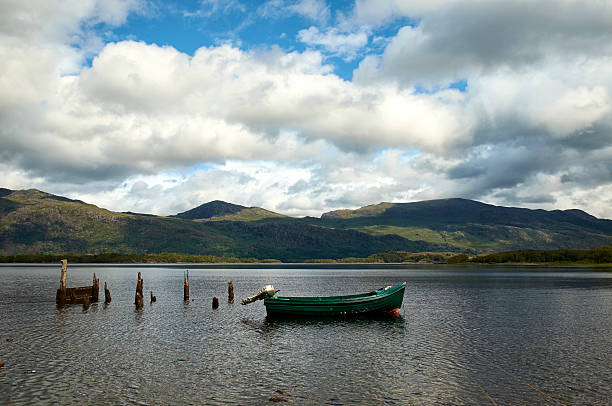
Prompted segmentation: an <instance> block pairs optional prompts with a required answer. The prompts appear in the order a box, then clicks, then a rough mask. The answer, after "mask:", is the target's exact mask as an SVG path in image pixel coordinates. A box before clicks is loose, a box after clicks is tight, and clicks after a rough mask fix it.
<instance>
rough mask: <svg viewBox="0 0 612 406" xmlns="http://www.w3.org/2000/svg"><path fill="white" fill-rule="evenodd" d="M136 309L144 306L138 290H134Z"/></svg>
mask: <svg viewBox="0 0 612 406" xmlns="http://www.w3.org/2000/svg"><path fill="white" fill-rule="evenodd" d="M135 302H136V309H142V307H143V306H144V299H143V298H142V295H141V294H140V292H136V300H135Z"/></svg>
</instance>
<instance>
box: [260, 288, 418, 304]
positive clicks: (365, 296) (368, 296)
mask: <svg viewBox="0 0 612 406" xmlns="http://www.w3.org/2000/svg"><path fill="white" fill-rule="evenodd" d="M405 288H406V282H404V283H402V284H401V285H395V286H391V287H390V288H387V289H385V288H381V289H378V290H375V291H371V292H368V293H360V294H356V295H346V296H273V297H269V298H266V299H265V300H264V304H265V303H271V304H284V303H287V304H288V303H291V304H292V305H293V304H294V305H317V304H320V305H329V304H346V305H354V304H359V303H367V302H371V301H377V300H381V299H383V298H385V297H387V296H391V295H393V294H396V293H397V292H398V291H400V290H403V289H405Z"/></svg>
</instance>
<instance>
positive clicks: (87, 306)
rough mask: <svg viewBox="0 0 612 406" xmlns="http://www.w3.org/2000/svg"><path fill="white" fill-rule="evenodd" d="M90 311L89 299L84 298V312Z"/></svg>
mask: <svg viewBox="0 0 612 406" xmlns="http://www.w3.org/2000/svg"><path fill="white" fill-rule="evenodd" d="M88 309H89V297H88V296H85V297H84V298H83V310H88Z"/></svg>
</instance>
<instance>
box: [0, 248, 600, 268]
mask: <svg viewBox="0 0 612 406" xmlns="http://www.w3.org/2000/svg"><path fill="white" fill-rule="evenodd" d="M62 259H67V260H68V261H69V262H70V263H78V264H126V265H130V264H134V265H145V264H151V265H154V264H202V265H231V264H243V265H244V264H251V265H262V264H285V265H289V264H312V265H325V264H329V265H334V264H337V265H341V264H345V265H359V264H370V265H375V264H389V265H392V264H394V265H428V264H435V265H442V264H450V265H509V266H518V265H520V266H560V267H562V266H570V267H576V266H589V267H592V266H595V267H602V268H603V267H611V266H612V246H606V247H598V248H593V249H588V250H517V251H505V252H498V253H490V254H481V255H472V256H469V255H467V254H462V253H459V254H458V253H453V252H418V253H414V252H401V251H393V252H385V253H377V254H372V255H370V256H368V257H366V258H356V257H349V258H340V259H297V260H295V261H284V262H283V261H280V260H277V259H258V258H237V257H232V256H227V257H218V256H213V255H195V254H181V253H156V254H122V253H102V254H71V253H67V254H23V255H5V256H0V264H1V263H4V264H26V263H39V264H55V263H58V262H59V261H60V260H62Z"/></svg>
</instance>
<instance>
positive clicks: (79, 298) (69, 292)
mask: <svg viewBox="0 0 612 406" xmlns="http://www.w3.org/2000/svg"><path fill="white" fill-rule="evenodd" d="M61 262H62V273H61V276H60V287H59V289H58V290H57V293H56V296H55V301H56V303H57V305H58V306H63V305H66V304H77V303H82V304H83V308H84V309H87V308H89V304H90V303H95V302H98V291H99V283H100V279H99V278H96V274H95V273H94V274H93V284H92V285H90V286H83V287H78V288H67V287H66V268H67V263H68V261H67V260H65V259H63V260H62V261H61ZM183 281H184V286H183V300H184V301H186V302H189V270H186V271H185V276H184V279H183ZM143 289H144V280H143V279H142V275H141V273H140V272H138V281H137V282H136V294H135V297H134V304H135V305H136V308H137V309H141V308H142V307H143V306H144V293H143ZM150 293H151V303H153V302H155V301H157V297H156V296H155V295H154V294H153V291H152V290H151V291H150ZM111 300H112V299H111V294H110V291H109V290H108V286H107V284H106V282H104V303H105V304H109V303H110V302H111ZM227 301H228V303H234V284H233V283H232V281H229V282H228V284H227ZM212 307H213V309H216V308H218V307H219V299H218V298H217V297H216V296H215V297H213V299H212Z"/></svg>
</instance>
